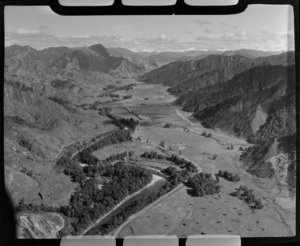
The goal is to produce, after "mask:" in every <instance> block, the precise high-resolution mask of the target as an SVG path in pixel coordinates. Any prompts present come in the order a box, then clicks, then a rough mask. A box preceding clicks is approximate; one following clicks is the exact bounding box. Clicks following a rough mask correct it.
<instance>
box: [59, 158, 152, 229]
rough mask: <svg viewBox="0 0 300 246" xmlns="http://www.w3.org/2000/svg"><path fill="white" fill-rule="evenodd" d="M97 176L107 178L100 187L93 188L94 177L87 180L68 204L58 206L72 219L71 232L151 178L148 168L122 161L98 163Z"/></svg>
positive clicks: (109, 208) (107, 209)
mask: <svg viewBox="0 0 300 246" xmlns="http://www.w3.org/2000/svg"><path fill="white" fill-rule="evenodd" d="M101 176H103V177H105V178H106V179H108V180H110V181H109V182H106V183H105V184H104V185H103V187H102V188H101V190H99V189H98V187H97V182H96V180H95V179H93V178H92V179H88V180H86V181H85V183H84V185H81V187H80V189H79V190H78V191H76V192H75V193H74V194H73V195H72V197H71V199H70V205H68V206H62V207H61V208H60V212H61V213H63V214H64V215H65V216H67V217H69V218H72V219H75V220H73V222H72V223H71V225H72V227H73V230H72V231H71V232H70V233H71V234H73V235H75V234H77V233H79V232H81V231H82V230H83V229H84V228H86V227H87V226H88V225H89V224H91V223H92V222H93V221H95V220H96V219H97V218H99V217H100V216H101V215H104V214H105V213H107V212H108V211H110V210H111V209H112V208H113V207H114V206H116V205H117V204H118V203H119V202H120V201H122V200H123V199H124V198H125V197H126V196H128V195H130V194H133V193H134V192H136V191H138V190H140V189H141V188H143V187H144V186H145V185H146V184H148V183H149V182H150V181H151V178H152V173H151V171H149V170H147V169H145V168H142V167H138V166H130V165H124V164H116V165H108V166H102V168H101Z"/></svg>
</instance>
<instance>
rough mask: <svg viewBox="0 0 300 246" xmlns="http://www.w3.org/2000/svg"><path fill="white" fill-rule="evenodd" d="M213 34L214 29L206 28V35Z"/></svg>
mask: <svg viewBox="0 0 300 246" xmlns="http://www.w3.org/2000/svg"><path fill="white" fill-rule="evenodd" d="M212 32H214V31H213V30H212V29H208V28H206V29H205V30H204V33H212Z"/></svg>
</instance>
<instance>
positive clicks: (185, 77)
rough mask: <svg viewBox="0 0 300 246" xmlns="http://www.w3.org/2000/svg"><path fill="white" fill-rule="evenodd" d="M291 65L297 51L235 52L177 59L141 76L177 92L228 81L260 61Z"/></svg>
mask: <svg viewBox="0 0 300 246" xmlns="http://www.w3.org/2000/svg"><path fill="white" fill-rule="evenodd" d="M262 64H264V65H268V64H269V65H292V64H294V53H293V52H288V53H283V54H280V55H273V56H269V57H258V58H255V59H252V58H249V57H245V56H240V55H233V56H224V55H210V56H208V57H204V58H202V59H199V60H188V61H176V62H172V63H170V64H167V65H165V66H162V67H160V68H158V69H155V70H153V71H150V72H148V73H146V74H144V75H143V76H141V77H140V78H139V80H140V81H144V82H147V83H155V84H157V83H158V84H163V85H167V86H170V89H169V92H171V93H172V94H175V95H180V94H181V93H186V92H187V91H194V90H196V89H198V88H206V87H211V86H214V85H218V84H222V83H225V82H226V81H228V80H230V79H232V78H233V77H234V76H235V75H237V74H239V73H241V72H243V71H245V70H247V69H250V68H252V67H255V66H259V65H262Z"/></svg>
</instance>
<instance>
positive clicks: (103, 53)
mask: <svg viewBox="0 0 300 246" xmlns="http://www.w3.org/2000/svg"><path fill="white" fill-rule="evenodd" d="M89 49H91V50H93V51H95V52H96V53H97V54H98V55H101V56H104V57H107V56H109V54H108V52H107V50H106V48H105V47H104V46H103V45H102V44H94V45H91V46H90V47H89Z"/></svg>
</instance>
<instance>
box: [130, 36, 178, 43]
mask: <svg viewBox="0 0 300 246" xmlns="http://www.w3.org/2000/svg"><path fill="white" fill-rule="evenodd" d="M134 40H135V42H136V44H151V43H154V44H157V43H174V42H177V41H178V39H176V38H168V37H167V36H166V35H165V34H161V35H159V36H157V37H156V38H136V39H134Z"/></svg>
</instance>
